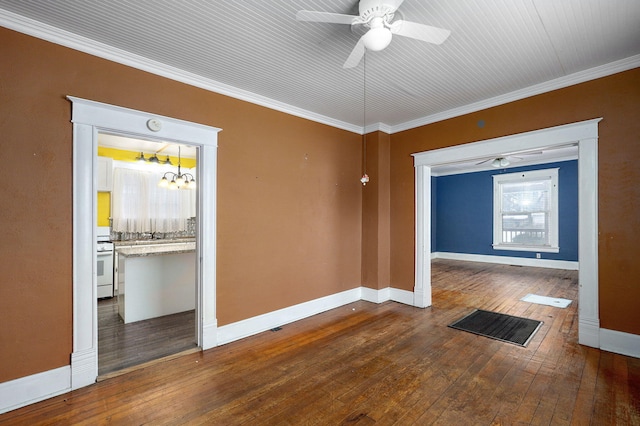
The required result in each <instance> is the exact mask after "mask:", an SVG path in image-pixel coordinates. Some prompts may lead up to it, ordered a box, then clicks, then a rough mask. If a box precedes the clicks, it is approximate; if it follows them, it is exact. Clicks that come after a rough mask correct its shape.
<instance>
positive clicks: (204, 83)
mask: <svg viewBox="0 0 640 426" xmlns="http://www.w3.org/2000/svg"><path fill="white" fill-rule="evenodd" d="M0 26H3V27H6V28H9V29H11V30H14V31H18V32H20V33H23V34H27V35H30V36H33V37H36V38H40V39H43V40H46V41H50V42H52V43H55V44H59V45H61V46H65V47H68V48H71V49H74V50H78V51H80V52H84V53H88V54H90V55H93V56H97V57H100V58H103V59H107V60H109V61H113V62H117V63H120V64H123V65H127V66H130V67H132V68H136V69H139V70H142V71H146V72H149V73H152V74H156V75H159V76H162V77H165V78H168V79H171V80H175V81H179V82H182V83H185V84H189V85H191V86H195V87H199V88H201V89H205V90H208V91H211V92H214V93H219V94H221V95H225V96H229V97H231V98H235V99H239V100H242V101H246V102H250V103H253V104H256V105H260V106H263V107H266V108H270V109H273V110H276V111H280V112H283V113H286V114H290V115H293V116H296V117H300V118H304V119H307V120H311V121H315V122H318V123H321V124H326V125H328V126H332V127H336V128H338V129H342V130H346V131H349V132H353V133H357V134H364V133H369V132H372V131H381V132H384V133H387V134H393V133H397V132H402V131H404V130H410V129H413V128H416V127H420V126H425V125H427V124H432V123H436V122H438V121H443V120H447V119H449V118H454V117H458V116H461V115H465V114H469V113H472V112H477V111H481V110H483V109H487V108H492V107H495V106H498V105H503V104H506V103H509V102H513V101H517V100H521V99H525V98H528V97H531V96H535V95H539V94H542V93H546V92H550V91H553V90H557V89H562V88H565V87H569V86H572V85H574V84H578V83H584V82H586V81H590V80H595V79H597V78H601V77H606V76H609V75H612V74H616V73H619V72H623V71H628V70H630V69H633V68H638V67H640V55H635V56H631V57H629V58H626V59H621V60H619V61H615V62H611V63H609V64H605V65H601V66H598V67H595V68H590V69H588V70H584V71H579V72H577V73H573V74H569V75H566V76H563V77H559V78H556V79H553V80H549V81H546V82H544V83H540V84H536V85H533V86H530V87H527V88H524V89H520V90H516V91H514V92H510V93H506V94H504V95H500V96H496V97H493V98H489V99H485V100H482V101H479V102H474V103H472V104H468V105H464V106H461V107H458V108H453V109H450V110H447V111H443V112H439V113H436V114H432V115H428V116H425V117H422V118H418V119H415V120H411V121H407V122H405V123H401V124H398V125H394V126H392V125H388V124H385V123H381V122H380V123H374V124H369V125H367V126H366V127H364V128H363V126H359V125H355V124H352V123H347V122H345V121H341V120H336V119H334V118H331V117H327V116H324V115H321V114H316V113H314V112H312V111H308V110H305V109H302V108H298V107H295V106H293V105H289V104H286V103H284V102H279V101H276V100H273V99H270V98H267V97H265V96H261V95H258V94H255V93H252V92H249V91H246V90H242V89H238V88H237V87H233V86H230V85H228V84H224V83H221V82H218V81H215V80H211V79H208V78H203V77H201V76H199V75H196V74H193V73H190V72H186V71H183V70H181V69H178V68H175V67H171V66H168V65H165V64H163V63H160V62H157V61H152V60H150V59H147V58H144V57H142V56H139V55H135V54H132V53H129V52H127V51H124V50H122V49H117V48H115V47H111V46H109V45H106V44H104V43H99V42H96V41H94V40H91V39H89V38H86V37H82V36H79V35H77V34H73V33H71V32H68V31H64V30H61V29H59V28H56V27H53V26H51V25H47V24H44V23H42V22H39V21H36V20H34V19H30V18H26V17H24V16H21V15H18V14H15V13H13V12H9V11H7V10H4V9H0Z"/></svg>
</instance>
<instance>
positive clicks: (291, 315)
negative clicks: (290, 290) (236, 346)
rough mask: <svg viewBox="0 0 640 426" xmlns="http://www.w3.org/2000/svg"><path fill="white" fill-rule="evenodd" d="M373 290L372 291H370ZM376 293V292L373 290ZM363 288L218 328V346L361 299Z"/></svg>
mask: <svg viewBox="0 0 640 426" xmlns="http://www.w3.org/2000/svg"><path fill="white" fill-rule="evenodd" d="M370 290H371V289H370ZM372 291H375V290H372ZM361 296H362V291H361V287H357V288H354V289H352V290H347V291H343V292H341V293H337V294H332V295H330V296H326V297H321V298H319V299H315V300H310V301H308V302H304V303H300V304H298V305H293V306H289V307H288V308H283V309H279V310H277V311H273V312H269V313H266V314H263V315H258V316H256V317H252V318H248V319H245V320H242V321H238V322H234V323H232V324H227V325H223V326H221V327H218V336H217V337H218V344H219V345H224V344H225V343H230V342H233V341H235V340H239V339H242V338H244V337H249V336H252V335H254V334H258V333H262V332H263V331H267V330H271V329H272V328H275V327H280V326H282V325H285V324H289V323H292V322H294V321H298V320H301V319H303V318H307V317H310V316H313V315H316V314H319V313H321V312H324V311H328V310H330V309H334V308H337V307H340V306H343V305H346V304H348V303H352V302H355V301H358V300H360V299H361Z"/></svg>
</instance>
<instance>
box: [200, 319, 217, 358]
mask: <svg viewBox="0 0 640 426" xmlns="http://www.w3.org/2000/svg"><path fill="white" fill-rule="evenodd" d="M217 338H218V321H217V320H214V321H211V322H210V323H205V324H203V325H202V350H203V351H205V350H207V349H211V348H214V347H216V346H218V340H217Z"/></svg>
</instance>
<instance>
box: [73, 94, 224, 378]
mask: <svg viewBox="0 0 640 426" xmlns="http://www.w3.org/2000/svg"><path fill="white" fill-rule="evenodd" d="M67 98H68V99H69V100H70V101H71V102H72V123H73V352H72V354H71V389H78V388H80V387H83V386H87V385H89V384H92V383H94V382H95V381H96V378H97V377H98V336H97V334H98V333H97V327H98V324H97V289H96V287H97V285H96V271H95V269H96V254H95V253H96V226H95V224H96V222H97V212H96V208H95V206H96V194H97V185H96V181H97V179H96V170H97V164H96V163H97V146H98V134H99V133H100V132H105V133H111V134H118V135H121V136H127V137H133V138H139V139H147V140H158V139H159V140H164V141H169V142H174V143H181V144H188V145H193V146H197V147H198V148H199V152H198V158H197V163H198V165H199V167H198V176H197V180H198V184H199V186H200V188H201V190H200V191H198V195H197V217H198V226H197V230H196V233H197V240H198V245H197V247H196V301H197V302H196V307H195V312H196V318H195V322H196V329H197V333H196V335H197V336H196V337H197V344H198V347H199V348H201V349H208V348H212V347H214V346H216V344H217V338H216V333H217V320H216V170H217V134H218V132H219V131H220V129H218V128H215V127H210V126H205V125H201V124H197V123H190V122H186V121H183V120H177V119H174V118H170V117H162V116H157V115H155V114H151V113H146V112H142V111H136V110H131V109H128V108H122V107H118V106H113V105H108V104H103V103H99V102H94V101H89V100H85V99H81V98H76V97H71V96H69V97H67Z"/></svg>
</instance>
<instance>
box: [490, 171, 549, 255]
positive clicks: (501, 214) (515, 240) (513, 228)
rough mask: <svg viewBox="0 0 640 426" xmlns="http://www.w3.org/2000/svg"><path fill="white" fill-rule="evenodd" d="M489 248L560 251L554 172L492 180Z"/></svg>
mask: <svg viewBox="0 0 640 426" xmlns="http://www.w3.org/2000/svg"><path fill="white" fill-rule="evenodd" d="M493 248H494V249H496V250H521V251H537V252H553V253H557V252H558V251H559V250H560V249H559V247H558V169H557V168H556V169H545V170H534V171H529V172H520V173H508V174H502V175H494V176H493Z"/></svg>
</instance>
